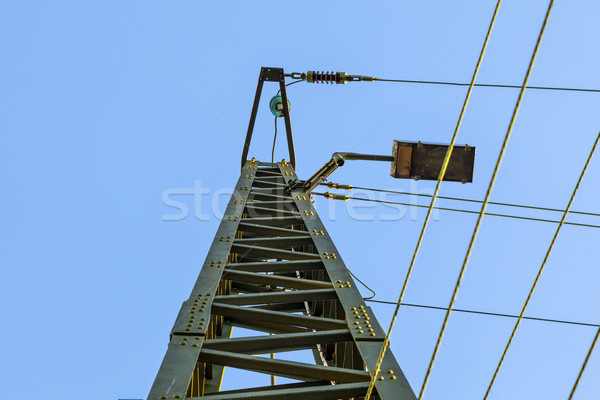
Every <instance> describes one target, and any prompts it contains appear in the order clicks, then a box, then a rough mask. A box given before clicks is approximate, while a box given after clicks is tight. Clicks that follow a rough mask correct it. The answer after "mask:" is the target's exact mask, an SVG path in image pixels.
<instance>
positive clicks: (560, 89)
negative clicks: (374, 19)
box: [374, 78, 600, 93]
mask: <svg viewBox="0 0 600 400" xmlns="http://www.w3.org/2000/svg"><path fill="white" fill-rule="evenodd" d="M374 80H375V81H380V82H399V83H413V84H426V85H445V86H469V84H468V83H459V82H443V81H414V80H408V79H381V78H374ZM475 86H477V87H490V88H508V89H520V88H521V86H517V85H502V84H493V83H476V84H475ZM527 89H535V90H555V91H568V92H592V93H600V89H587V88H567V87H551V86H528V87H527Z"/></svg>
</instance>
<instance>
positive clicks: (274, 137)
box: [271, 116, 277, 163]
mask: <svg viewBox="0 0 600 400" xmlns="http://www.w3.org/2000/svg"><path fill="white" fill-rule="evenodd" d="M276 140H277V116H275V135H273V150H272V151H271V163H274V162H275V161H274V160H275V141H276Z"/></svg>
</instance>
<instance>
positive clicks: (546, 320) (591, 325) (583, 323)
mask: <svg viewBox="0 0 600 400" xmlns="http://www.w3.org/2000/svg"><path fill="white" fill-rule="evenodd" d="M363 299H364V300H365V301H370V302H372V303H381V304H391V305H393V304H396V302H395V301H386V300H374V299H370V298H363ZM400 305H401V306H404V307H417V308H428V309H430V310H443V311H447V310H448V308H447V307H438V306H429V305H426V304H414V303H402V304H400ZM452 312H460V313H466V314H476V315H488V316H491V317H505V318H519V316H518V315H514V314H504V313H495V312H489V311H478V310H466V309H461V308H453V309H452ZM523 319H527V320H530V321H541V322H551V323H555V324H567V325H578V326H588V327H593V328H600V324H592V323H590V322H576V321H565V320H561V319H553V318H540V317H525V316H524V317H523Z"/></svg>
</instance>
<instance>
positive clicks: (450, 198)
mask: <svg viewBox="0 0 600 400" xmlns="http://www.w3.org/2000/svg"><path fill="white" fill-rule="evenodd" d="M321 185H324V186H328V185H329V184H328V183H321ZM335 185H338V184H337V183H336V184H333V188H334V189H337V188H336V187H335ZM341 185H342V186H346V187H347V186H350V185H344V184H341ZM352 188H353V189H359V190H368V191H371V192H380V193H390V194H403V195H407V196H419V197H432V195H430V194H425V193H411V192H403V191H397V190H385V189H374V188H367V187H362V186H354V185H352ZM437 198H438V199H444V200H453V201H464V202H468V203H479V204H481V203H483V200H474V199H465V198H462V197H450V196H438V197H437ZM399 204H400V203H399ZM488 204H491V205H495V206H503V207H517V208H527V209H530V210H540V211H552V212H561V213H562V212H564V211H565V210H562V209H560V208H549V207H539V206H528V205H525V204H514V203H501V202H497V201H488ZM457 211H458V210H457ZM569 214H580V215H589V216H592V217H600V214H599V213H593V212H587V211H569ZM488 215H489V214H488ZM556 222H558V221H556Z"/></svg>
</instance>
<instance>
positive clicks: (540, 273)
mask: <svg viewBox="0 0 600 400" xmlns="http://www.w3.org/2000/svg"><path fill="white" fill-rule="evenodd" d="M552 1H554V0H552ZM550 4H552V3H550ZM598 141H600V132H598V135H597V136H596V140H595V141H594V145H593V146H592V150H591V151H590V154H589V155H588V158H587V160H586V161H585V165H584V166H583V169H582V170H581V174H580V175H579V179H578V180H577V183H576V184H575V188H574V189H573V192H572V193H571V197H570V198H569V202H568V204H567V208H565V212H564V213H563V216H562V218H561V220H560V223H559V224H558V226H557V227H556V232H555V233H554V236H553V237H552V241H551V242H550V245H549V246H548V250H547V251H546V255H545V256H544V260H543V261H542V265H540V268H539V270H538V273H537V275H536V277H535V279H534V281H533V284H532V285H531V289H530V290H529V293H528V294H527V299H525V303H524V304H523V308H522V309H521V314H519V318H518V319H517V321H516V322H515V326H514V327H513V330H512V332H511V334H510V337H509V338H508V342H507V343H506V347H504V351H503V352H502V356H501V357H500V360H499V361H498V365H497V366H496V370H495V371H494V375H493V376H492V380H491V381H490V384H489V386H488V388H487V390H486V392H485V396H484V398H483V399H484V400H485V399H486V398H487V396H488V394H489V392H490V389H491V388H492V386H493V385H494V381H495V380H496V377H497V376H498V371H499V370H500V367H501V366H502V362H503V361H504V358H505V357H506V353H507V352H508V349H509V347H510V345H511V343H512V340H513V338H514V337H515V334H516V332H517V329H518V328H519V324H520V323H521V320H522V319H523V315H524V314H525V310H526V309H527V306H528V305H529V301H530V300H531V297H532V296H533V292H534V291H535V288H536V287H537V284H538V282H539V280H540V277H541V276H542V272H543V271H544V267H545V266H546V262H547V261H548V257H550V253H551V252H552V249H553V248H554V244H555V243H556V239H557V238H558V234H559V233H560V230H561V228H562V226H563V224H564V222H565V219H566V218H567V214H568V213H569V209H570V208H571V205H572V204H573V200H574V199H575V195H576V194H577V190H578V189H579V185H580V184H581V181H582V180H583V176H584V175H585V172H586V171H587V168H588V166H589V165H590V161H591V160H592V157H593V155H594V152H595V151H596V147H597V146H598Z"/></svg>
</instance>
